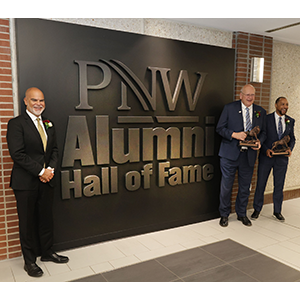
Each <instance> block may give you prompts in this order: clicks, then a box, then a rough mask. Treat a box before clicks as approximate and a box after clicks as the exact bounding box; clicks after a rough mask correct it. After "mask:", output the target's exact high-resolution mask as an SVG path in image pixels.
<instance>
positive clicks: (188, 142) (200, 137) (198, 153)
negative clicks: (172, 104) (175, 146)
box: [182, 126, 204, 158]
mask: <svg viewBox="0 0 300 300" xmlns="http://www.w3.org/2000/svg"><path fill="white" fill-rule="evenodd" d="M193 137H194V143H193ZM182 140H183V141H182V158H189V157H192V146H193V144H194V156H195V157H202V156H203V148H204V130H203V129H202V128H201V127H198V126H196V127H193V128H191V127H183V133H182Z"/></svg>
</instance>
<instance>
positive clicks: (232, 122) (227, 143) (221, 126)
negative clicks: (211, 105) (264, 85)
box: [216, 100, 266, 166]
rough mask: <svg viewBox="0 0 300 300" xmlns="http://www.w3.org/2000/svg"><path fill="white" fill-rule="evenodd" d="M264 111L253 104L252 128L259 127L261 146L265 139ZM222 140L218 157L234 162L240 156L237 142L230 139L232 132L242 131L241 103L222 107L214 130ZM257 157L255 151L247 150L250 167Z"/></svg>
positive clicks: (235, 102)
mask: <svg viewBox="0 0 300 300" xmlns="http://www.w3.org/2000/svg"><path fill="white" fill-rule="evenodd" d="M265 118H266V111H265V110H264V109H263V108H262V107H261V106H258V105H256V104H253V117H252V127H255V126H259V128H260V133H259V135H258V138H259V140H260V143H261V145H262V144H263V142H264V141H265V139H266V124H265ZM216 131H217V133H219V134H220V135H221V136H222V137H223V138H222V141H221V146H220V150H219V156H220V157H225V158H227V159H230V160H233V161H236V160H237V159H238V157H239V155H240V147H239V146H238V144H239V141H238V140H237V139H233V138H232V137H231V135H232V133H233V132H240V131H244V123H243V115H242V102H241V100H239V101H234V102H231V103H229V104H226V105H225V106H224V109H223V111H222V114H221V116H220V119H219V122H218V124H217V128H216ZM256 156H257V151H256V150H253V149H251V148H249V149H248V162H249V164H250V166H254V164H255V160H256Z"/></svg>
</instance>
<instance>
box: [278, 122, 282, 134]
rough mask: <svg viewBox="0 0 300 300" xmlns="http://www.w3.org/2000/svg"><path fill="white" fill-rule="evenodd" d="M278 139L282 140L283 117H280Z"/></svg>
mask: <svg viewBox="0 0 300 300" xmlns="http://www.w3.org/2000/svg"><path fill="white" fill-rule="evenodd" d="M278 138H279V139H280V140H281V138H282V123H281V117H279V120H278Z"/></svg>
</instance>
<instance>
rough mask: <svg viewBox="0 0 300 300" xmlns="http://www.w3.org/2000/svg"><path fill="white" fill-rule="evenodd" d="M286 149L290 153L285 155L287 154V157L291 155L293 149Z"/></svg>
mask: <svg viewBox="0 0 300 300" xmlns="http://www.w3.org/2000/svg"><path fill="white" fill-rule="evenodd" d="M286 151H287V152H288V154H287V155H285V156H286V157H290V156H291V155H292V151H291V149H287V150H286Z"/></svg>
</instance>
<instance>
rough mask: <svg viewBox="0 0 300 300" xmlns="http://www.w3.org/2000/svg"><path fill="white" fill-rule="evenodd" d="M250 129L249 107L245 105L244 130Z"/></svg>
mask: <svg viewBox="0 0 300 300" xmlns="http://www.w3.org/2000/svg"><path fill="white" fill-rule="evenodd" d="M251 129H252V124H251V121H250V114H249V107H246V131H250V130H251Z"/></svg>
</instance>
